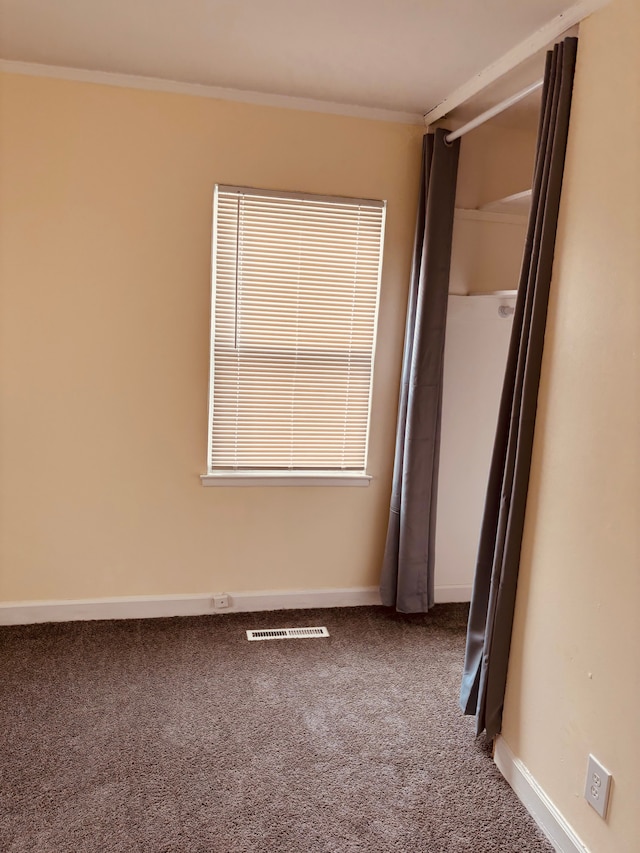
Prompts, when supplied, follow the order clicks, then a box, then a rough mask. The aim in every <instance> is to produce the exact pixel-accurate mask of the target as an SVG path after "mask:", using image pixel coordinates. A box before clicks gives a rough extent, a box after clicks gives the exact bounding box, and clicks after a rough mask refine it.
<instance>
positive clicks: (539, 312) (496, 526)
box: [460, 38, 577, 737]
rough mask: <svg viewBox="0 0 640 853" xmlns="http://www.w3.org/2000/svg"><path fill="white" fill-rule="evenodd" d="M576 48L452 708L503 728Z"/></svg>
mask: <svg viewBox="0 0 640 853" xmlns="http://www.w3.org/2000/svg"><path fill="white" fill-rule="evenodd" d="M576 51H577V39H574V38H568V39H565V40H564V41H563V42H562V43H561V44H557V45H556V46H555V48H554V49H553V51H550V52H549V53H548V54H547V63H546V70H545V82H544V88H543V95H542V111H541V116H540V124H539V130H538V147H537V154H536V164H535V170H534V180H533V196H532V209H531V216H530V219H529V227H528V233H527V240H526V244H525V252H524V258H523V265H522V273H521V276H520V283H519V289H518V297H517V300H516V307H515V312H514V320H513V330H512V334H511V343H510V347H509V355H508V359H507V367H506V372H505V379H504V386H503V390H502V399H501V403H500V412H499V416H498V426H497V430H496V439H495V445H494V450H493V458H492V462H491V469H490V475H489V485H488V488H487V497H486V502H485V508H484V517H483V522H482V530H481V534H480V544H479V549H478V560H477V565H476V575H475V581H474V586H473V595H472V600H471V611H470V614H469V628H468V632H467V647H466V655H465V664H464V676H463V679H462V689H461V692H460V706H461V708H462V710H463V711H464V713H465V714H475V715H476V733H477V734H481V733H482V731H483V730H486V733H487V736H488V737H493V736H494V735H496V734H497V733H498V732H499V731H500V728H501V723H502V708H503V704H504V692H505V685H506V680H507V666H508V662H509V649H510V645H511V631H512V627H513V615H514V607H515V599H516V586H517V581H518V568H519V564H520V548H521V544H522V533H523V529H524V518H525V508H526V502H527V489H528V486H529V473H530V469H531V452H532V448H533V433H534V426H535V418H536V406H537V400H538V386H539V382H540V369H541V364H542V349H543V345H544V333H545V325H546V319H547V305H548V301H549V287H550V284H551V272H552V267H553V253H554V248H555V241H556V228H557V222H558V210H559V206H560V190H561V187H562V173H563V169H564V160H565V151H566V146H567V134H568V129H569V113H570V110H571V92H572V87H573V74H574V68H575V60H576Z"/></svg>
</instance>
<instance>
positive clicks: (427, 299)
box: [380, 129, 460, 613]
mask: <svg viewBox="0 0 640 853" xmlns="http://www.w3.org/2000/svg"><path fill="white" fill-rule="evenodd" d="M448 132H449V131H447V130H444V129H438V130H436V132H435V134H427V135H425V137H424V140H423V147H422V176H421V181H420V200H419V206H418V219H417V225H416V239H415V244H414V255H413V269H412V272H411V285H410V292H409V305H408V309H407V324H406V331H405V341H404V356H403V364H402V384H401V388H400V403H399V410H398V427H397V434H396V451H395V462H394V470H393V489H392V495H391V508H390V513H389V527H388V531H387V544H386V548H385V554H384V562H383V567H382V577H381V581H380V593H381V596H382V602H383V604H386V605H387V606H389V607H396V609H397V610H399V611H401V612H402V613H423V612H426V611H427V610H428V609H429V608H430V607H431V606H432V605H433V564H434V542H435V521H436V494H437V489H438V456H439V451H440V421H441V411H442V368H443V360H444V336H445V324H446V319H447V297H448V293H449V267H450V264H451V239H452V234H453V215H454V211H455V194H456V178H457V172H458V151H459V147H460V146H459V140H456V141H455V142H453V143H452V144H450V145H449V144H447V143H446V142H445V136H446V135H447V133H448Z"/></svg>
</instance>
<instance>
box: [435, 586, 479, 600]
mask: <svg viewBox="0 0 640 853" xmlns="http://www.w3.org/2000/svg"><path fill="white" fill-rule="evenodd" d="M472 590H473V586H472V585H471V584H459V583H455V584H446V585H444V586H436V588H435V589H434V591H433V592H434V596H435V600H436V604H452V603H453V602H462V601H471V592H472Z"/></svg>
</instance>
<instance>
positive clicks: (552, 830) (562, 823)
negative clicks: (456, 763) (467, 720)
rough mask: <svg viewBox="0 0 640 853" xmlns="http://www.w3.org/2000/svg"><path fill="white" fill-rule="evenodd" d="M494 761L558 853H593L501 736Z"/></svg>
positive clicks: (496, 746) (497, 743)
mask: <svg viewBox="0 0 640 853" xmlns="http://www.w3.org/2000/svg"><path fill="white" fill-rule="evenodd" d="M494 760H495V763H496V766H497V767H498V770H499V771H500V772H501V773H502V775H503V776H504V778H505V779H506V780H507V782H508V783H509V784H510V785H511V787H512V788H513V790H514V792H515V793H516V795H517V797H518V799H519V800H520V802H521V803H522V804H523V805H524V807H525V808H526V810H527V811H528V812H529V814H530V815H531V817H532V818H533V819H534V820H535V822H536V823H537V824H538V826H539V827H540V829H541V830H542V831H543V832H544V834H545V835H546V836H547V838H548V839H549V841H550V842H551V843H552V844H553V847H554V849H555V850H556V851H558V853H589V848H588V847H587V846H586V845H585V844H584V842H582V841H581V840H580V838H579V837H578V836H577V834H576V833H575V831H574V830H573V828H572V827H571V826H570V825H569V823H567V821H566V820H565V818H564V817H563V815H562V813H561V812H560V811H559V810H558V809H557V808H556V806H555V805H554V804H553V803H552V802H551V800H550V799H549V797H548V796H547V795H546V794H545V792H544V791H543V790H542V788H541V787H540V785H539V784H538V783H537V782H536V780H535V779H534V777H533V776H532V775H531V773H530V772H529V770H528V769H527V767H526V766H525V765H524V764H523V763H522V761H520V759H519V758H516V757H515V755H514V754H513V752H512V751H511V749H510V748H509V745H508V744H507V742H506V741H505V739H504V738H503V737H501V736H500V735H499V736H498V738H497V739H496V745H495V752H494Z"/></svg>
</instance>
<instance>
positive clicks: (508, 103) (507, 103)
mask: <svg viewBox="0 0 640 853" xmlns="http://www.w3.org/2000/svg"><path fill="white" fill-rule="evenodd" d="M543 83H544V80H542V79H541V80H537V81H536V82H535V83H532V84H531V85H530V86H527V87H526V89H523V90H522V91H521V92H516V94H515V95H511V97H510V98H507V99H506V100H504V101H501V102H500V103H499V104H496V105H495V107H491V109H490V110H486V112H484V113H480V115H479V116H476V118H474V119H471V121H469V122H467V123H466V124H463V125H462V127H459V128H458V129H457V130H454V131H452V132H451V133H449V134H447V136H445V138H444V139H445V142H453V141H454V139H459V138H460V137H461V136H464V135H465V133H469V131H470V130H474V129H475V128H476V127H479V126H480V125H481V124H484V123H485V121H489V119H490V118H493V117H494V116H497V115H499V114H500V113H502V112H504V111H505V110H508V109H509V107H512V106H513V105H514V104H517V103H518V101H522V100H523V98H526V97H527V95H530V94H531V93H532V92H535V91H536V89H540V87H541V86H542V84H543Z"/></svg>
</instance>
